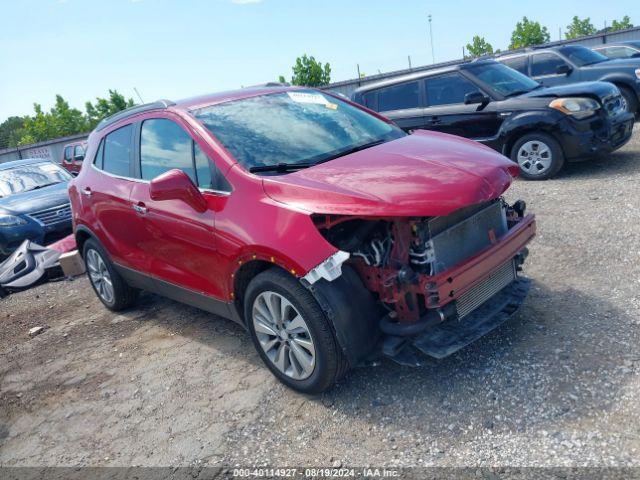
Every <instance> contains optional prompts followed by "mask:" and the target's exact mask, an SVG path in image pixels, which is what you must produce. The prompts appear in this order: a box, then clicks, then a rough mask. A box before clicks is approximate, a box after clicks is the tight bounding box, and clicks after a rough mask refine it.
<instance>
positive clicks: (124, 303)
mask: <svg viewBox="0 0 640 480" xmlns="http://www.w3.org/2000/svg"><path fill="white" fill-rule="evenodd" d="M82 252H83V253H82V257H83V258H84V262H85V266H86V268H87V275H88V276H89V282H91V286H92V287H93V291H94V292H96V295H97V296H98V298H99V299H100V301H101V302H102V303H103V304H104V306H105V307H107V308H108V309H109V310H112V311H114V312H119V311H120V310H124V309H125V308H128V307H130V306H132V305H133V304H134V303H135V302H136V300H137V299H138V295H139V293H140V291H139V290H137V289H135V288H132V287H130V286H129V285H128V284H127V282H126V281H125V280H124V279H123V278H122V277H121V276H120V274H119V273H118V271H117V270H116V269H115V267H114V266H113V263H112V262H111V260H110V259H109V255H107V252H105V250H104V248H102V246H101V245H100V244H99V243H98V242H97V241H96V240H94V239H93V238H90V239H89V240H87V241H86V242H85V243H84V247H83V249H82Z"/></svg>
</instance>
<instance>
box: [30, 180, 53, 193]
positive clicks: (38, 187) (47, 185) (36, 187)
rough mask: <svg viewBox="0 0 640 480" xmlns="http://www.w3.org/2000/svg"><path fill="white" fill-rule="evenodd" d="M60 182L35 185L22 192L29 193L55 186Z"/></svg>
mask: <svg viewBox="0 0 640 480" xmlns="http://www.w3.org/2000/svg"><path fill="white" fill-rule="evenodd" d="M59 183H60V182H52V183H45V184H44V185H36V186H35V187H33V188H28V189H27V190H23V191H24V192H30V191H31V190H38V189H40V188H44V187H50V186H51V185H57V184H59Z"/></svg>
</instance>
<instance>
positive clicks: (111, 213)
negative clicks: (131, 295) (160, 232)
mask: <svg viewBox="0 0 640 480" xmlns="http://www.w3.org/2000/svg"><path fill="white" fill-rule="evenodd" d="M133 133H134V126H133V125H131V124H129V125H125V126H122V127H119V128H117V129H115V130H113V131H111V132H109V133H108V134H107V135H106V136H105V137H104V138H103V139H102V141H101V142H100V145H99V147H98V150H97V153H96V156H95V158H94V161H93V164H92V165H91V167H92V168H90V169H89V170H88V171H87V173H86V174H85V175H83V176H82V177H81V178H80V177H79V179H78V180H77V182H78V184H77V188H78V191H79V193H80V195H81V196H82V203H83V205H89V206H90V212H91V213H90V215H91V218H92V220H91V225H90V226H91V227H92V230H93V231H94V233H95V234H96V235H97V236H98V239H99V240H100V242H101V243H102V245H103V246H104V247H105V248H106V249H107V252H108V253H109V255H110V256H111V258H112V259H113V260H114V261H115V262H116V263H118V264H120V265H124V266H126V267H130V268H134V269H140V268H141V265H140V262H139V257H138V255H136V252H135V251H134V250H132V248H131V241H130V240H131V236H130V232H131V228H132V226H133V225H134V221H135V212H134V211H133V210H132V209H131V205H130V202H129V196H130V194H131V189H132V188H133V185H135V183H136V182H135V180H134V179H133V178H132V177H133V162H132V157H133Z"/></svg>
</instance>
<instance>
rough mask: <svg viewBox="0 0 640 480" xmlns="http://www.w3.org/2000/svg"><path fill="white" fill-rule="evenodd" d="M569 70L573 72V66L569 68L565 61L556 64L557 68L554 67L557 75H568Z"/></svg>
mask: <svg viewBox="0 0 640 480" xmlns="http://www.w3.org/2000/svg"><path fill="white" fill-rule="evenodd" d="M571 72H573V68H571V67H570V66H569V65H567V64H566V63H563V64H562V65H558V68H556V73H557V74H558V75H569V74H570V73H571Z"/></svg>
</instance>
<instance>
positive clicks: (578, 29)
mask: <svg viewBox="0 0 640 480" xmlns="http://www.w3.org/2000/svg"><path fill="white" fill-rule="evenodd" d="M596 32H597V30H596V27H594V26H593V23H591V19H590V18H589V17H587V18H585V19H583V20H581V19H580V18H578V16H577V15H574V17H573V20H571V23H570V24H569V25H567V31H566V33H565V37H566V38H567V39H571V38H578V37H584V36H585V35H593V34H594V33H596Z"/></svg>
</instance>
